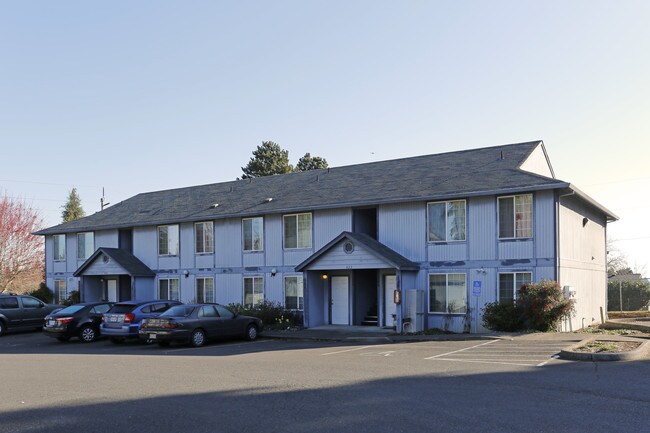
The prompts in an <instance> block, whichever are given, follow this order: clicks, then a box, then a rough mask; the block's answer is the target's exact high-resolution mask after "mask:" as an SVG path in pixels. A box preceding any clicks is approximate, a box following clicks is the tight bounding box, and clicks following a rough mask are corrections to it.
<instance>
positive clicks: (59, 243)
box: [52, 235, 65, 261]
mask: <svg viewBox="0 0 650 433" xmlns="http://www.w3.org/2000/svg"><path fill="white" fill-rule="evenodd" d="M52 238H53V239H54V260H55V261H61V260H65V235H54V236H52Z"/></svg>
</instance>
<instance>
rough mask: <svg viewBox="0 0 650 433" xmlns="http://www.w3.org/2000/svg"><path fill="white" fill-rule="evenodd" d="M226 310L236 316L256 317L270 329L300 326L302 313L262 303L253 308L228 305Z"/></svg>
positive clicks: (241, 305)
mask: <svg viewBox="0 0 650 433" xmlns="http://www.w3.org/2000/svg"><path fill="white" fill-rule="evenodd" d="M228 308H229V309H230V310H231V311H233V312H234V313H237V314H243V315H245V316H253V317H258V318H260V319H261V320H262V322H263V323H264V326H265V327H267V328H271V329H287V328H291V327H300V326H302V312H298V311H293V310H288V309H286V308H284V307H283V306H282V304H280V303H278V302H272V301H262V302H260V303H258V304H256V305H254V306H250V305H243V304H238V303H236V304H228Z"/></svg>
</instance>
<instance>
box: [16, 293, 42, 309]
mask: <svg viewBox="0 0 650 433" xmlns="http://www.w3.org/2000/svg"><path fill="white" fill-rule="evenodd" d="M20 299H22V300H23V307H24V308H40V307H42V306H43V303H42V302H41V301H39V300H38V299H36V298H32V297H31V296H21V297H20Z"/></svg>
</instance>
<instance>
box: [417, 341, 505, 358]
mask: <svg viewBox="0 0 650 433" xmlns="http://www.w3.org/2000/svg"><path fill="white" fill-rule="evenodd" d="M497 341H499V340H490V341H486V342H485V343H481V344H477V345H476V346H472V347H466V348H464V349H460V350H454V351H453V352H447V353H441V354H440V355H435V356H430V357H428V358H424V359H436V358H440V357H443V356H447V355H452V354H454V353H458V352H464V351H466V350H470V349H474V348H476V347H481V346H485V345H487V344H492V343H496V342H497Z"/></svg>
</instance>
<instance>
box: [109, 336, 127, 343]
mask: <svg viewBox="0 0 650 433" xmlns="http://www.w3.org/2000/svg"><path fill="white" fill-rule="evenodd" d="M111 343H113V344H122V343H124V338H122V337H111Z"/></svg>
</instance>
